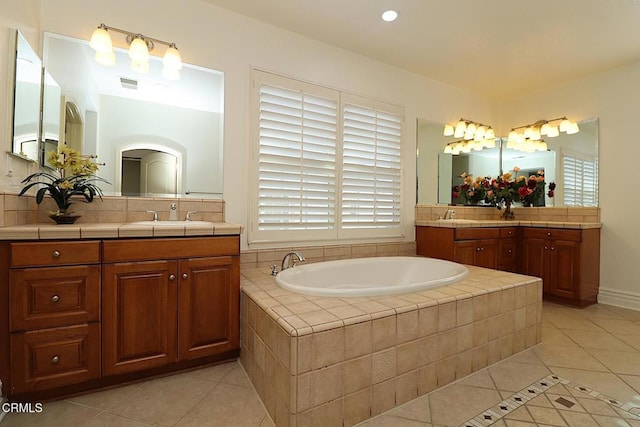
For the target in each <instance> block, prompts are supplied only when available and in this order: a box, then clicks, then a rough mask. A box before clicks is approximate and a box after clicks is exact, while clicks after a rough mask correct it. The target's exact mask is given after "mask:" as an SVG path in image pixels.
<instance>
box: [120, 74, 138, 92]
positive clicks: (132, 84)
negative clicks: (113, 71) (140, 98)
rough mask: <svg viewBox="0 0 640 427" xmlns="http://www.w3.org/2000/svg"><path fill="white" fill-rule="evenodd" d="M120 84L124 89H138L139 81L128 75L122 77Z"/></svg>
mask: <svg viewBox="0 0 640 427" xmlns="http://www.w3.org/2000/svg"><path fill="white" fill-rule="evenodd" d="M120 84H121V85H122V88H123V89H130V90H138V81H137V80H133V79H127V78H126V77H120Z"/></svg>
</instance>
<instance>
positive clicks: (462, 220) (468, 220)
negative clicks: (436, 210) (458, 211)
mask: <svg viewBox="0 0 640 427" xmlns="http://www.w3.org/2000/svg"><path fill="white" fill-rule="evenodd" d="M438 221H442V222H478V220H477V219H462V218H460V219H456V218H452V219H439V220H438Z"/></svg>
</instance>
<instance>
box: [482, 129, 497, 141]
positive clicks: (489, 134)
mask: <svg viewBox="0 0 640 427" xmlns="http://www.w3.org/2000/svg"><path fill="white" fill-rule="evenodd" d="M484 137H485V138H487V139H496V131H494V130H493V128H488V129H487V132H486V133H485V134H484Z"/></svg>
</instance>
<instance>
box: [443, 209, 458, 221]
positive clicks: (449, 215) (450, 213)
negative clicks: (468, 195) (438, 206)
mask: <svg viewBox="0 0 640 427" xmlns="http://www.w3.org/2000/svg"><path fill="white" fill-rule="evenodd" d="M455 216H456V211H455V210H454V209H447V211H446V212H445V213H444V219H453V218H454V217H455Z"/></svg>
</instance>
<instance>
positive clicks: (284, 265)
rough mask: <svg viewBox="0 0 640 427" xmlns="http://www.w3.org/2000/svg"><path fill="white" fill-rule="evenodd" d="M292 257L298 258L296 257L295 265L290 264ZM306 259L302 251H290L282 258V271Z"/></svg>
mask: <svg viewBox="0 0 640 427" xmlns="http://www.w3.org/2000/svg"><path fill="white" fill-rule="evenodd" d="M291 257H296V258H298V259H297V260H296V259H294V260H293V265H290V263H291ZM304 260H305V257H304V256H302V254H301V253H300V252H289V253H288V254H286V255H285V256H284V258H282V268H281V269H280V271H284V270H286V269H287V268H289V267H295V266H296V264H297V263H299V262H303V261H304Z"/></svg>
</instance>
